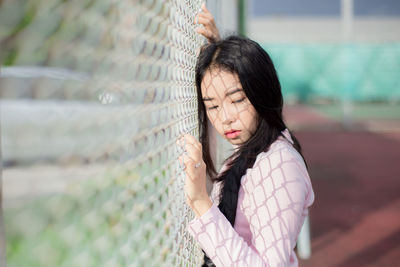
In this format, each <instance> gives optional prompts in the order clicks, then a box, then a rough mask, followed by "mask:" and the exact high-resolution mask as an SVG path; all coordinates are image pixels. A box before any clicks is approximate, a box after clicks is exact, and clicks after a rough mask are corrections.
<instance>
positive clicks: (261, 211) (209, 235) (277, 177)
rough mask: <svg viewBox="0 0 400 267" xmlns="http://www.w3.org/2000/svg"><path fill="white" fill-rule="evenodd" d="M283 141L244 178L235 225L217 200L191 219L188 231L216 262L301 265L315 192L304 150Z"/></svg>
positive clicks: (272, 146)
mask: <svg viewBox="0 0 400 267" xmlns="http://www.w3.org/2000/svg"><path fill="white" fill-rule="evenodd" d="M283 140H284V139H283V137H281V138H280V140H278V141H276V142H275V143H274V144H273V145H271V148H270V151H268V152H264V153H261V154H260V155H259V156H258V157H257V160H256V163H255V164H254V166H253V167H252V168H249V169H248V171H247V173H246V175H244V176H243V177H242V181H241V188H242V191H240V192H241V193H239V201H238V209H237V214H236V220H235V227H234V228H232V226H231V225H230V223H229V222H228V221H227V220H226V218H225V217H224V216H223V215H222V213H221V212H220V211H219V209H218V208H217V206H216V204H218V202H217V203H215V204H214V205H213V207H212V208H211V209H210V211H209V212H208V213H206V214H204V215H203V216H202V217H201V218H199V219H195V220H193V221H192V222H190V224H189V226H188V230H189V231H190V232H191V234H192V235H193V236H194V238H195V239H196V240H197V241H198V242H199V243H200V244H201V246H202V248H203V249H204V250H205V251H206V253H208V255H209V256H210V258H211V259H212V260H213V262H214V263H215V264H216V265H217V266H297V258H296V255H295V252H294V246H295V244H296V240H297V236H298V234H299V231H300V228H301V225H302V223H303V221H304V218H305V216H306V215H307V213H308V211H307V210H308V207H309V206H310V205H311V204H312V202H313V199H314V194H313V191H312V187H311V183H310V180H309V176H308V174H307V171H306V168H305V165H304V162H303V160H302V159H301V156H300V154H298V153H297V152H296V151H295V149H294V148H293V147H291V144H289V142H290V140H287V141H283ZM215 189H216V190H214V192H213V195H218V194H219V192H218V191H219V190H220V188H219V187H216V188H215Z"/></svg>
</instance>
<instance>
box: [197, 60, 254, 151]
mask: <svg viewBox="0 0 400 267" xmlns="http://www.w3.org/2000/svg"><path fill="white" fill-rule="evenodd" d="M201 94H202V97H203V102H204V105H205V107H206V111H207V116H208V118H209V120H210V121H211V123H212V125H213V126H214V128H215V129H216V130H217V132H218V133H219V134H220V135H222V136H223V137H224V138H225V139H227V140H228V141H229V142H230V143H231V144H234V145H239V144H242V143H244V142H246V141H247V140H248V139H249V138H250V137H251V136H252V134H253V133H254V132H255V130H256V127H257V112H256V110H255V109H254V107H253V105H252V104H251V103H250V101H249V99H248V98H247V97H246V95H245V93H244V91H243V88H242V85H241V83H240V81H239V77H238V75H237V74H236V73H231V72H228V71H225V70H221V69H218V68H212V69H209V70H208V71H206V72H205V75H204V77H203V80H202V82H201Z"/></svg>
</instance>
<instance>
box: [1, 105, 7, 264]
mask: <svg viewBox="0 0 400 267" xmlns="http://www.w3.org/2000/svg"><path fill="white" fill-rule="evenodd" d="M0 112H1V111H0ZM3 266H4V267H5V266H6V239H5V230H4V222H3V157H2V154H1V119H0V267H3Z"/></svg>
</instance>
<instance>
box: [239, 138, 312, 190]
mask: <svg viewBox="0 0 400 267" xmlns="http://www.w3.org/2000/svg"><path fill="white" fill-rule="evenodd" d="M244 178H245V179H243V180H242V185H243V187H245V188H246V189H247V190H246V191H253V190H254V188H255V187H257V186H258V185H260V184H264V185H266V184H268V185H272V184H273V185H274V186H273V187H275V186H277V185H278V184H280V185H284V184H290V183H293V182H295V183H296V184H300V185H301V186H306V187H309V186H311V184H310V181H309V176H308V172H307V168H306V166H305V163H304V160H303V158H302V157H301V155H300V154H299V153H298V152H297V150H296V149H295V148H294V147H293V146H292V144H291V143H290V142H288V141H286V140H285V139H283V138H279V139H278V140H276V141H275V142H274V143H273V144H272V145H271V146H270V149H269V150H268V151H266V152H262V153H260V154H259V155H257V159H256V161H255V163H254V165H253V167H252V168H249V169H248V170H247V172H246V175H245V177H244ZM268 188H270V186H268Z"/></svg>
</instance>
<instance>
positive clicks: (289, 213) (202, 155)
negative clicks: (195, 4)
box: [181, 22, 314, 267]
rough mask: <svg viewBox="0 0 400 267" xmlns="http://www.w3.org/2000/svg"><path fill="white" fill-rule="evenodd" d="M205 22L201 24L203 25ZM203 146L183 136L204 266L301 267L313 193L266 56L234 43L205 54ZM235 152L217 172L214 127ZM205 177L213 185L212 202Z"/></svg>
mask: <svg viewBox="0 0 400 267" xmlns="http://www.w3.org/2000/svg"><path fill="white" fill-rule="evenodd" d="M200 23H201V22H200ZM196 86H197V95H198V112H199V129H200V142H199V141H197V140H196V139H195V138H194V137H193V136H190V135H185V137H184V138H185V142H184V148H185V151H186V153H184V156H183V157H182V158H181V160H182V161H183V162H184V164H185V172H186V176H187V178H186V182H185V187H184V190H185V196H186V199H187V203H188V205H189V206H190V207H191V208H192V210H193V211H194V213H195V215H196V218H195V219H194V220H192V221H191V222H190V223H189V224H188V227H187V230H188V232H189V233H190V234H191V235H192V236H193V237H194V239H195V240H196V241H197V242H198V243H199V244H200V246H201V247H202V249H203V251H204V252H205V264H204V265H203V266H229V267H230V266H240V267H242V266H251V267H257V266H297V265H298V263H297V258H296V254H295V252H294V247H295V245H296V240H297V236H298V234H299V232H300V229H301V226H302V224H303V221H304V219H305V217H306V215H307V213H308V208H309V207H310V205H311V204H312V203H313V200H314V193H313V190H312V186H311V182H310V179H309V176H308V173H307V167H306V164H305V161H304V159H303V156H302V154H301V148H300V145H299V143H298V141H297V140H296V138H294V136H293V135H291V134H290V132H289V130H288V129H287V127H286V125H285V123H284V121H283V118H282V107H283V99H282V93H281V87H280V83H279V80H278V77H277V74H276V71H275V68H274V66H273V63H272V61H271V59H270V57H269V56H268V54H267V53H266V52H265V51H264V50H263V49H262V48H261V47H260V46H259V45H258V44H257V43H256V42H254V41H252V40H250V39H247V38H243V37H235V36H231V37H228V38H226V39H223V40H219V38H218V40H217V41H215V40H214V41H213V42H211V43H210V44H208V45H206V46H205V47H203V48H202V50H201V52H200V55H199V58H198V62H197V66H196ZM207 119H208V120H209V121H210V122H211V124H212V126H213V127H214V128H215V129H216V131H217V132H218V133H219V134H221V135H222V136H223V137H224V138H226V139H227V140H228V141H229V142H230V143H231V144H233V145H234V146H235V150H234V153H233V154H232V155H231V156H230V157H229V158H228V159H227V160H226V161H225V163H224V166H223V167H222V170H221V171H220V172H219V174H217V173H216V171H215V168H214V165H213V162H212V160H211V156H210V147H209V136H208V128H207V126H208V123H207ZM206 173H207V174H208V175H209V176H210V177H211V179H212V181H213V182H214V186H213V191H212V193H211V198H210V197H209V196H208V194H207V191H206Z"/></svg>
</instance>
